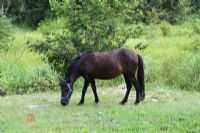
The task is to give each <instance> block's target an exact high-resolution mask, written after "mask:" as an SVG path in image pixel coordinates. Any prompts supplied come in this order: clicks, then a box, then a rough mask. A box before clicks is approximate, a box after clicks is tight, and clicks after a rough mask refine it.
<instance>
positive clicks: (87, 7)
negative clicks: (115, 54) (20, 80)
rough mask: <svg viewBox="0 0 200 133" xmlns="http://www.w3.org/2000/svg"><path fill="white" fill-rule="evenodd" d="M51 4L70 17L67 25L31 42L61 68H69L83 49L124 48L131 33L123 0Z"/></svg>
mask: <svg viewBox="0 0 200 133" xmlns="http://www.w3.org/2000/svg"><path fill="white" fill-rule="evenodd" d="M118 2H120V1H118ZM50 4H51V8H52V9H53V11H54V12H55V14H57V16H62V17H65V18H66V20H67V21H66V26H65V27H63V28H61V29H56V30H55V31H53V32H51V33H48V34H46V35H44V40H43V41H40V42H34V43H29V46H30V47H31V48H32V49H33V50H34V51H37V52H39V53H42V54H44V55H45V56H46V58H47V60H48V62H49V63H50V64H52V65H53V66H54V68H55V69H56V70H58V71H61V72H62V71H65V70H66V67H67V66H68V65H69V63H70V61H71V60H72V59H73V57H74V56H76V55H78V53H79V52H83V51H84V50H93V51H105V50H111V49H115V48H120V47H122V46H123V45H124V43H125V42H126V40H127V39H128V38H129V36H131V34H130V29H129V28H127V26H125V23H124V17H123V12H124V11H123V8H122V4H120V3H117V2H115V3H113V6H111V5H110V3H109V2H108V1H107V0H96V1H88V0H87V1H86V0H76V1H74V0H62V1H61V2H59V1H57V0H50ZM116 9H117V10H116ZM119 9H120V10H121V11H119Z"/></svg>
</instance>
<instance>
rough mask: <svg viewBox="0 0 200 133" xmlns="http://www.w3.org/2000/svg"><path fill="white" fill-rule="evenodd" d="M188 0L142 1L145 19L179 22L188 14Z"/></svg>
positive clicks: (148, 20) (147, 20) (149, 20)
mask: <svg viewBox="0 0 200 133" xmlns="http://www.w3.org/2000/svg"><path fill="white" fill-rule="evenodd" d="M187 5H188V0H151V1H147V0H144V1H140V6H141V10H142V11H143V14H144V21H146V22H147V23H148V22H154V23H155V22H156V23H157V22H160V21H161V20H166V21H169V22H170V23H177V22H178V21H179V20H181V19H182V18H183V16H184V15H186V14H187V7H188V6H187Z"/></svg>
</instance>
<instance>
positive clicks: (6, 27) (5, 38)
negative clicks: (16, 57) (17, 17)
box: [0, 17, 13, 50]
mask: <svg viewBox="0 0 200 133" xmlns="http://www.w3.org/2000/svg"><path fill="white" fill-rule="evenodd" d="M0 27H1V28H0V50H8V48H9V40H10V38H11V32H12V28H13V27H12V25H11V24H10V20H9V19H8V18H6V17H0Z"/></svg>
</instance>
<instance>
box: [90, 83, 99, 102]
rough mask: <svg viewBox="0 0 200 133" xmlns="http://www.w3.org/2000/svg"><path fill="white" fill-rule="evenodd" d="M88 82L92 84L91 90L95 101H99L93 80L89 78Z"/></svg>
mask: <svg viewBox="0 0 200 133" xmlns="http://www.w3.org/2000/svg"><path fill="white" fill-rule="evenodd" d="M90 83H91V86H92V91H93V93H94V98H95V103H98V102H99V98H98V95H97V91H96V85H95V81H94V80H91V82H90Z"/></svg>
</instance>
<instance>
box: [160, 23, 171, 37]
mask: <svg viewBox="0 0 200 133" xmlns="http://www.w3.org/2000/svg"><path fill="white" fill-rule="evenodd" d="M160 29H161V31H162V35H163V36H167V35H169V34H170V24H169V22H166V21H164V22H162V23H161V24H160Z"/></svg>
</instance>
